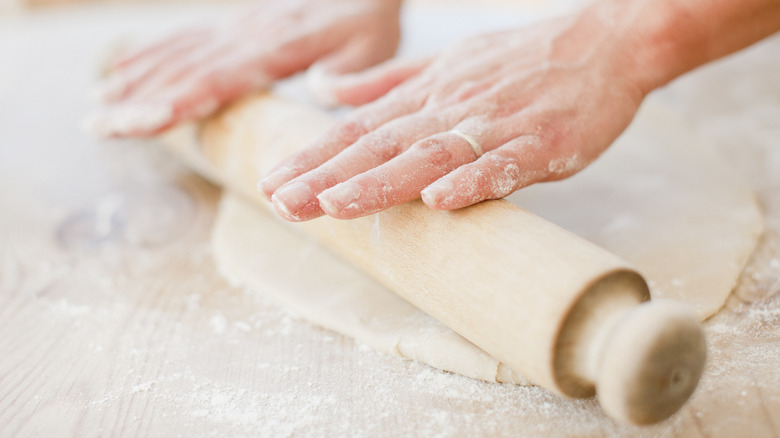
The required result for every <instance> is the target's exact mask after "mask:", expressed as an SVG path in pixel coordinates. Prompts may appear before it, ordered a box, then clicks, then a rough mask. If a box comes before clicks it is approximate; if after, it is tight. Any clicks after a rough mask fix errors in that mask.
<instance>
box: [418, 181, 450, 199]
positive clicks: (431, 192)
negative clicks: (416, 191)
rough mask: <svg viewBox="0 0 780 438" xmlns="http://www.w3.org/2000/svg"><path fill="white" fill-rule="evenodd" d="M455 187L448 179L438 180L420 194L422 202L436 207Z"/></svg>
mask: <svg viewBox="0 0 780 438" xmlns="http://www.w3.org/2000/svg"><path fill="white" fill-rule="evenodd" d="M454 188H455V186H454V185H453V184H452V182H451V181H450V180H449V179H444V180H439V181H436V182H435V183H433V184H431V185H429V186H428V187H426V188H425V189H424V190H423V191H422V192H420V197H421V198H422V200H423V202H424V203H426V204H428V205H436V204H438V203H440V202H441V201H443V200H444V198H445V197H446V196H448V195H449V194H450V193H452V190H453V189H454Z"/></svg>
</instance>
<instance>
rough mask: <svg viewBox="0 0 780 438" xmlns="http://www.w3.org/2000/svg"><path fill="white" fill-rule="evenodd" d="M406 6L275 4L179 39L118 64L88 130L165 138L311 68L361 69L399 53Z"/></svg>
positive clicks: (360, 1)
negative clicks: (175, 128) (188, 123)
mask: <svg viewBox="0 0 780 438" xmlns="http://www.w3.org/2000/svg"><path fill="white" fill-rule="evenodd" d="M399 8H400V0H329V1H323V0H293V1H290V0H276V1H273V2H263V3H262V4H259V5H257V6H255V7H254V8H253V9H251V10H248V11H246V12H245V13H244V14H241V15H237V16H235V17H233V18H231V19H228V20H224V21H223V22H221V23H218V24H216V25H214V26H208V27H202V28H194V29H190V30H187V31H184V32H180V33H178V34H175V35H173V36H171V37H169V38H167V39H165V40H163V41H160V42H158V43H156V44H153V45H150V46H148V47H145V48H142V49H140V50H137V51H135V52H133V53H130V54H127V55H125V56H121V57H120V58H119V59H117V60H116V61H114V62H113V63H112V64H111V65H110V66H109V70H110V72H111V73H110V75H109V76H108V78H107V80H106V81H105V83H103V84H102V85H101V88H100V95H101V98H102V100H103V102H104V103H105V105H106V106H105V108H104V109H103V110H102V111H101V112H100V113H98V114H96V115H95V116H93V117H91V118H90V119H89V120H88V122H87V125H88V128H89V129H90V130H91V131H93V132H95V133H97V134H99V135H102V136H105V137H128V136H151V135H156V134H159V133H160V132H162V131H164V130H166V129H167V128H170V127H172V126H173V125H176V124H177V123H179V122H183V121H190V120H196V119H199V118H202V117H205V116H208V115H209V114H211V113H213V112H214V111H215V110H217V109H218V108H220V107H221V106H223V105H224V104H226V103H227V102H230V101H232V100H234V99H236V98H238V97H241V96H242V95H244V94H246V93H247V92H249V91H252V90H255V89H258V88H263V87H267V86H268V85H270V84H271V83H272V82H273V81H274V80H277V79H280V78H284V77H286V76H289V75H291V74H293V73H296V72H298V71H300V70H303V69H306V68H307V67H309V66H312V65H313V74H312V76H313V77H314V78H316V79H317V81H313V82H326V83H328V82H329V81H328V80H327V79H329V78H330V77H331V76H334V75H339V74H343V73H350V72H354V71H359V70H362V69H364V68H366V67H369V66H372V65H374V64H376V63H379V62H381V61H384V60H386V59H388V58H390V57H391V56H392V55H393V53H394V52H395V50H396V47H397V45H398V40H399V32H400V31H399V23H398V20H399V18H398V14H399ZM319 94H320V95H321V96H322V94H323V93H322V92H320V93H319ZM322 98H323V99H324V100H331V99H330V98H329V96H323V97H322Z"/></svg>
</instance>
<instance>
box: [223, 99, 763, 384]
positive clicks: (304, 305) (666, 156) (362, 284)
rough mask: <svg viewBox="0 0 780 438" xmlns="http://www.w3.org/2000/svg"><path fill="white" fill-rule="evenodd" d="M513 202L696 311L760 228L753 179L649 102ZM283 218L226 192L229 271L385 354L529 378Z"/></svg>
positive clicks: (717, 296) (732, 273) (728, 277)
mask: <svg viewBox="0 0 780 438" xmlns="http://www.w3.org/2000/svg"><path fill="white" fill-rule="evenodd" d="M508 199H509V200H510V201H511V202H513V203H515V204H517V205H520V206H522V207H524V208H526V209H528V210H531V211H532V212H534V213H536V214H539V215H540V216H542V217H544V218H546V219H548V220H550V221H552V222H555V223H557V224H559V225H561V226H563V227H564V228H567V229H569V230H570V231H573V232H574V233H576V234H578V235H580V236H582V237H584V238H586V239H589V240H591V241H593V242H595V243H596V244H598V245H601V246H602V247H604V248H606V249H608V250H610V251H612V252H614V253H616V254H618V255H620V256H622V257H623V258H624V259H626V260H627V261H629V262H631V263H633V264H634V265H635V266H636V267H637V268H639V271H640V272H642V273H643V274H644V275H645V277H646V278H647V279H648V281H649V282H650V285H651V289H652V294H653V297H654V298H661V297H664V298H674V299H678V300H681V301H684V302H686V303H688V304H690V305H691V306H692V307H693V308H694V310H695V311H696V313H697V315H698V316H699V317H700V318H701V319H705V318H707V317H708V316H710V315H712V314H713V313H715V312H716V311H717V310H718V309H719V308H720V307H721V306H722V304H723V302H724V301H725V299H726V297H727V296H728V294H729V292H730V291H731V289H732V288H733V287H734V285H735V284H736V281H737V278H738V276H739V274H740V272H741V270H742V268H743V267H744V265H745V263H746V262H747V260H748V257H749V256H750V254H751V252H752V250H753V248H754V246H755V244H756V241H757V238H758V236H759V235H760V232H761V229H762V226H763V224H762V219H761V214H760V211H759V208H758V206H757V203H756V200H755V198H754V196H753V193H752V191H751V190H750V188H749V187H748V186H747V185H746V184H745V183H744V182H743V181H741V180H740V178H738V177H737V175H736V174H735V173H733V172H732V171H731V170H730V169H729V167H728V166H727V165H726V164H725V163H723V162H722V161H720V160H719V157H717V156H716V155H715V154H714V153H713V152H712V151H711V150H710V149H708V148H707V147H706V146H705V145H703V144H701V143H700V142H699V141H698V140H697V139H696V138H694V136H693V135H692V134H691V133H690V132H689V130H687V129H686V127H685V126H684V125H683V124H682V123H681V122H680V121H678V120H677V119H676V118H674V117H673V116H672V115H671V114H670V113H669V112H667V111H665V110H664V109H662V108H660V107H658V106H655V105H646V106H645V107H643V109H642V111H641V114H640V115H639V116H638V117H637V119H636V120H635V122H634V123H633V124H632V126H631V127H630V128H629V130H628V131H627V132H626V133H625V134H624V135H623V136H622V137H621V138H620V139H619V140H618V141H617V142H616V143H615V144H614V145H613V146H612V147H611V148H610V150H608V151H607V152H606V153H605V154H604V155H603V156H602V157H601V158H600V159H599V160H598V161H597V162H596V163H594V164H593V165H591V166H590V167H589V168H588V169H586V170H585V171H583V172H581V173H580V174H578V175H576V176H575V177H573V178H570V179H568V180H565V181H561V182H556V183H547V184H540V185H537V186H533V187H530V188H527V189H523V190H521V191H519V192H517V193H515V194H513V195H512V196H510V197H509V198H508ZM279 221H280V220H279V219H277V218H275V217H273V216H272V215H270V214H268V213H266V212H265V211H262V210H261V209H259V208H255V207H253V206H252V205H249V204H246V203H245V202H244V201H243V200H242V199H239V198H238V197H236V196H234V195H230V194H226V195H225V196H224V197H223V200H222V202H221V205H220V211H219V215H218V218H217V221H216V224H215V228H214V233H213V247H214V254H215V258H216V260H217V263H218V265H219V267H220V269H221V271H222V272H223V274H224V275H225V276H226V277H228V278H229V279H231V280H232V282H234V283H236V284H241V285H246V286H248V287H249V288H250V289H252V290H254V291H257V292H258V293H262V294H263V295H264V296H267V297H269V298H271V299H272V300H274V301H276V302H277V303H279V304H281V305H283V306H285V307H287V308H289V309H290V310H292V311H293V312H295V313H297V314H299V315H300V316H302V317H303V318H305V319H308V320H310V321H311V322H313V323H315V324H317V325H320V326H323V327H325V328H328V329H332V330H335V331H338V332H340V333H343V334H345V335H348V336H351V337H353V338H355V339H356V340H357V341H358V342H361V343H363V344H366V345H368V346H370V347H372V348H375V349H377V350H379V351H383V352H387V353H392V354H396V355H399V356H402V357H406V358H410V359H414V360H418V361H421V362H424V363H427V364H429V365H431V366H434V367H436V368H440V369H443V370H446V371H451V372H455V373H459V374H463V375H466V376H469V377H473V378H477V379H482V380H486V381H498V382H513V383H519V384H521V383H525V381H524V379H522V377H521V376H518V375H517V374H515V373H513V372H512V371H511V370H509V369H508V367H506V366H504V365H502V364H500V363H499V362H498V361H497V360H496V359H494V358H492V357H491V356H489V355H488V354H487V353H485V352H483V351H482V350H480V349H479V348H477V347H476V346H474V345H473V344H471V343H470V342H468V341H467V340H465V339H463V338H462V337H460V336H459V335H457V334H456V333H454V332H453V331H451V330H450V329H448V328H446V327H445V326H443V325H442V324H441V323H439V322H438V321H436V320H434V319H433V318H431V317H429V316H428V315H426V314H425V313H423V312H422V311H420V310H417V309H416V308H415V307H413V306H412V305H410V304H408V303H407V302H406V301H404V300H403V299H401V298H399V297H397V296H396V295H394V294H393V293H392V292H390V291H388V290H387V289H385V288H384V287H383V286H381V285H379V284H378V283H376V282H375V281H373V280H372V279H370V278H368V277H367V276H366V275H364V274H362V273H361V272H358V271H357V270H356V269H355V268H353V267H352V266H350V265H349V264H347V263H346V262H344V261H342V260H340V259H339V258H337V257H336V256H334V255H332V254H331V253H330V252H329V251H327V250H325V249H324V248H322V247H320V246H319V245H318V244H317V243H315V242H313V241H310V240H307V239H306V238H305V237H302V236H300V235H298V234H296V233H295V232H293V231H291V230H290V229H288V227H286V226H283V225H282V224H280V223H279Z"/></svg>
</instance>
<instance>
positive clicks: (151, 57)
mask: <svg viewBox="0 0 780 438" xmlns="http://www.w3.org/2000/svg"><path fill="white" fill-rule="evenodd" d="M203 41H204V38H203V36H199V35H195V34H188V35H187V36H185V37H181V38H176V39H175V40H174V41H172V42H170V43H167V44H165V45H163V46H161V47H158V48H157V49H155V50H153V51H151V52H149V53H147V54H146V55H144V56H137V57H136V58H134V61H133V62H132V63H129V62H128V63H125V64H124V65H121V66H120V67H116V68H115V69H114V70H113V73H112V74H110V75H109V76H108V78H107V79H106V80H105V82H104V83H103V84H101V85H100V86H99V87H98V89H97V91H96V94H97V96H98V98H99V99H100V100H101V101H103V102H105V103H114V102H118V101H120V100H123V99H126V98H127V97H128V96H129V95H130V94H131V93H132V92H133V91H134V90H136V89H137V88H138V86H139V85H140V84H143V83H144V82H146V81H148V80H149V79H150V78H151V77H154V76H155V75H158V74H160V72H161V71H163V70H165V69H166V68H167V67H168V66H170V65H171V64H172V63H176V62H177V60H180V59H185V58H186V56H187V54H189V53H190V52H191V51H192V50H193V49H195V48H196V47H198V46H199V45H201V44H202V43H203Z"/></svg>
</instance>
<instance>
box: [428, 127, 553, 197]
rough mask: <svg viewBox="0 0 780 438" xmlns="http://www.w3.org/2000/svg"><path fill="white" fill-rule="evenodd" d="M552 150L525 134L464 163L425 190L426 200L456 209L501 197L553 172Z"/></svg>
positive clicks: (534, 137) (536, 138)
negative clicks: (550, 168) (469, 162)
mask: <svg viewBox="0 0 780 438" xmlns="http://www.w3.org/2000/svg"><path fill="white" fill-rule="evenodd" d="M549 164H550V154H549V151H545V150H544V149H543V148H542V146H541V144H540V141H539V139H538V137H536V136H535V135H524V136H521V137H518V138H516V139H514V140H511V141H510V142H508V143H507V144H505V145H503V146H501V147H499V148H498V149H495V150H493V151H491V152H488V153H486V154H485V155H483V156H482V157H480V159H479V160H477V161H475V162H474V163H471V164H467V165H465V166H462V167H460V168H458V169H456V170H455V171H453V172H452V173H450V174H448V175H446V176H444V177H442V178H441V179H439V180H438V181H436V182H434V183H433V184H431V185H430V186H428V187H427V188H426V189H425V190H423V191H422V193H421V196H422V199H423V202H425V204H426V205H428V206H429V207H431V208H435V209H437V210H453V209H457V208H462V207H466V206H469V205H472V204H476V203H477V202H480V201H484V200H486V199H500V198H503V197H505V196H507V195H509V194H510V193H512V192H514V191H515V190H518V189H520V188H522V187H525V186H528V185H530V184H533V183H535V182H539V181H543V180H545V179H546V178H547V177H548V176H549V175H550V170H549V169H548V167H549Z"/></svg>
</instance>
